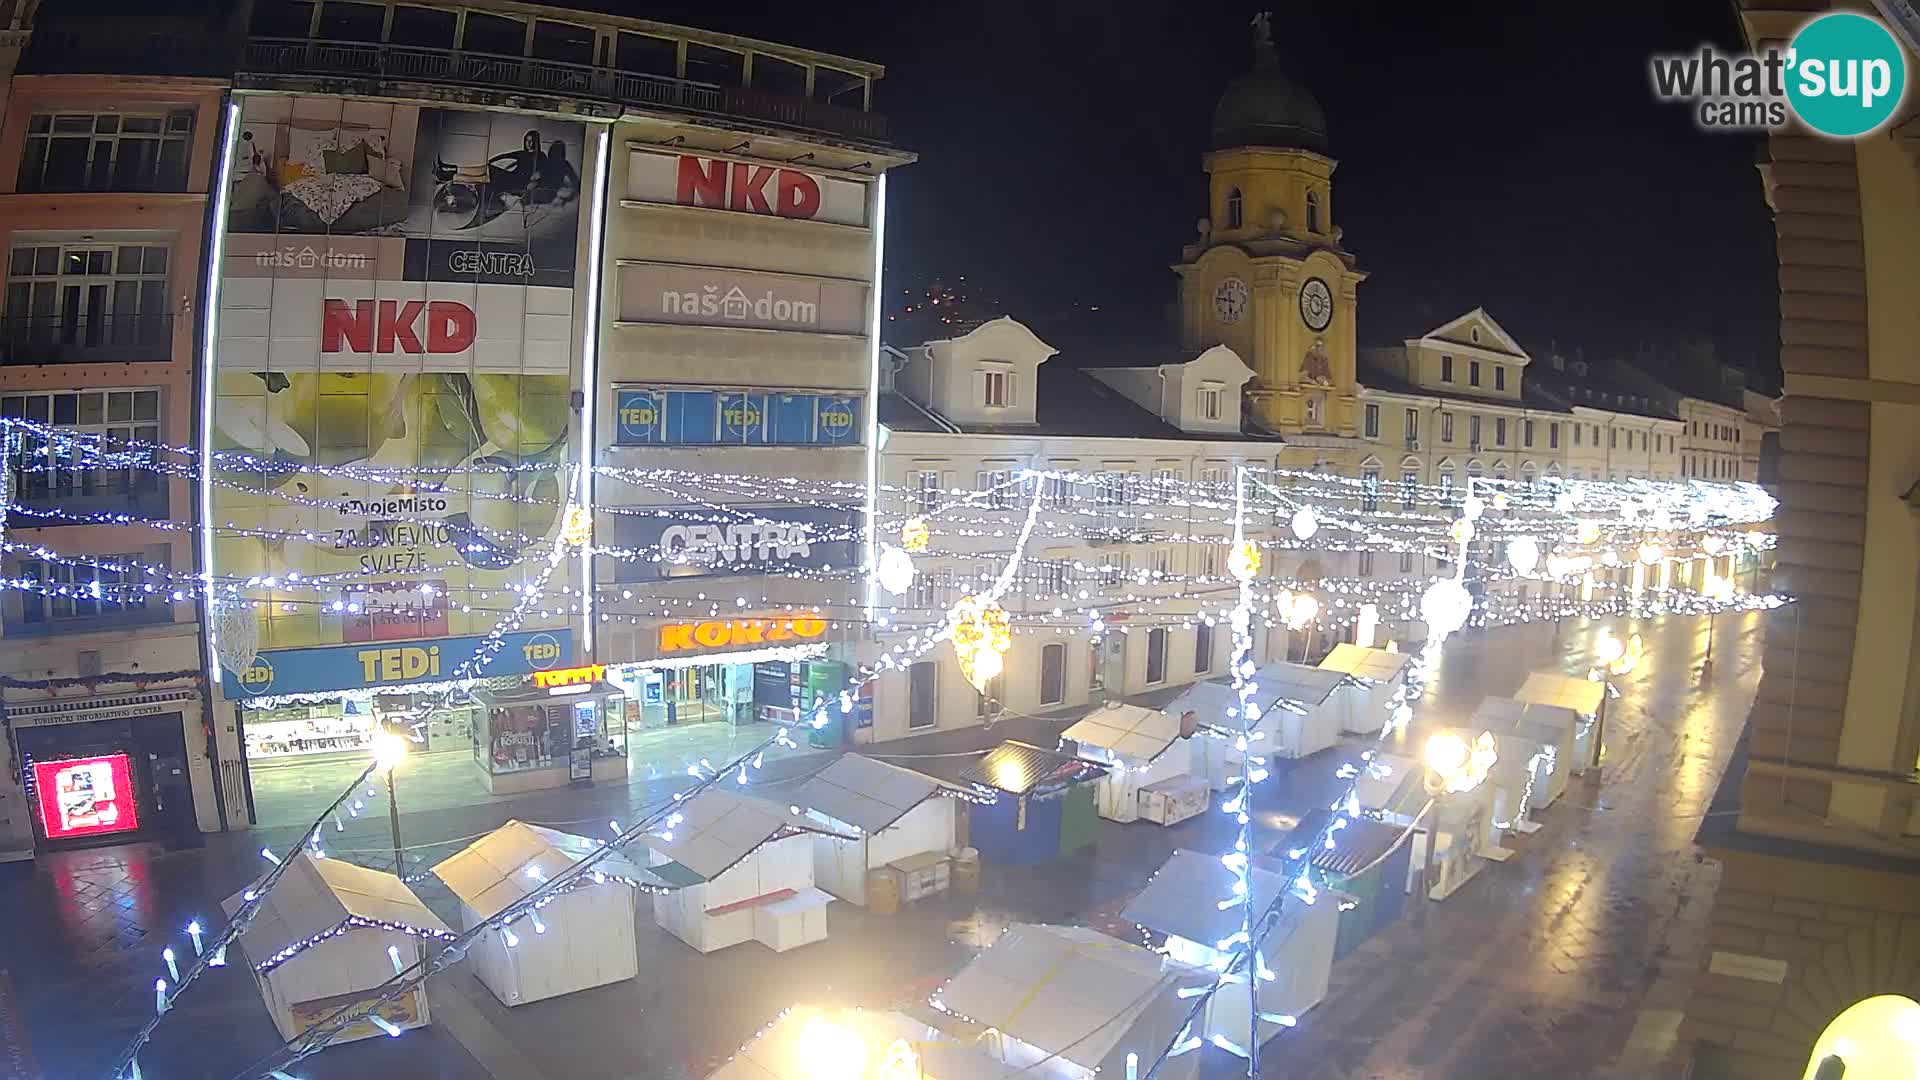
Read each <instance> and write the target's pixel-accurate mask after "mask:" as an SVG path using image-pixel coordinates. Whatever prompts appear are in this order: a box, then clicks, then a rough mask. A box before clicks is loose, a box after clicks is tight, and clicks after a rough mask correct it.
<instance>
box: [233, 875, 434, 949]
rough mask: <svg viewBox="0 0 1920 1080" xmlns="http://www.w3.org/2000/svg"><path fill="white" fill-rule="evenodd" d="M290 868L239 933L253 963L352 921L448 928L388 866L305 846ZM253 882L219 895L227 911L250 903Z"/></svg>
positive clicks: (424, 930) (416, 929) (430, 932)
mask: <svg viewBox="0 0 1920 1080" xmlns="http://www.w3.org/2000/svg"><path fill="white" fill-rule="evenodd" d="M287 858H288V860H289V865H288V866H287V869H286V872H285V873H283V874H281V875H280V880H279V881H278V882H276V883H275V884H274V886H273V889H272V890H271V891H269V892H268V893H267V895H266V898H265V899H263V900H261V902H260V906H259V908H258V909H257V912H256V914H255V915H254V917H253V923H252V925H250V926H248V927H247V931H246V933H244V934H242V935H241V937H240V943H241V944H242V945H244V946H245V947H246V949H247V955H248V956H249V957H250V958H251V959H252V960H253V962H254V964H255V966H259V965H262V964H265V963H267V962H268V961H269V959H270V958H272V957H274V956H276V955H277V954H279V953H280V952H281V951H282V950H284V949H286V948H287V947H288V946H290V945H294V944H296V943H297V942H302V941H307V940H309V939H312V938H317V937H320V936H321V935H323V934H328V933H331V932H333V931H335V930H338V929H340V927H341V926H343V925H346V924H348V923H354V922H361V921H364V922H367V923H372V924H379V925H383V926H399V927H402V928H405V929H406V930H408V931H410V932H412V933H416V934H423V935H427V936H442V935H446V934H450V933H451V931H450V930H448V929H447V924H446V923H443V922H441V921H440V917H439V916H437V915H435V914H434V913H433V912H431V911H429V910H427V905H425V904H423V903H421V902H420V898H419V897H417V896H415V895H414V894H413V890H412V889H409V888H407V886H406V883H405V882H403V881H401V880H400V879H399V878H397V877H395V876H393V875H392V874H389V873H387V872H386V871H384V870H369V869H368V868H366V867H364V866H356V865H354V864H353V863H350V862H342V861H340V860H339V859H316V858H314V857H313V856H312V855H311V854H309V853H308V852H307V850H306V849H305V848H302V849H301V850H300V852H299V854H296V855H289V856H288V857H287ZM252 891H253V886H249V887H248V888H247V889H245V890H243V891H241V892H237V893H235V894H233V895H232V896H229V897H227V898H226V899H225V900H223V901H221V903H220V907H221V908H222V909H223V910H224V911H226V913H227V914H228V915H232V914H233V913H234V912H236V911H239V910H240V907H241V905H242V904H245V903H246V897H247V893H249V892H252Z"/></svg>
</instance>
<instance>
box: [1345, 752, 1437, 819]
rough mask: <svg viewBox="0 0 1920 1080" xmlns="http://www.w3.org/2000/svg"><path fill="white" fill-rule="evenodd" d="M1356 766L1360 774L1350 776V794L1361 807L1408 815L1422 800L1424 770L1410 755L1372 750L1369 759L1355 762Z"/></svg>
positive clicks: (1424, 791)
mask: <svg viewBox="0 0 1920 1080" xmlns="http://www.w3.org/2000/svg"><path fill="white" fill-rule="evenodd" d="M1358 767H1359V769H1360V775H1359V776H1358V777H1355V778H1354V782H1353V793H1354V798H1355V800H1356V801H1358V802H1359V803H1360V805H1361V806H1363V807H1366V808H1367V809H1369V810H1380V811H1384V812H1386V813H1389V814H1411V813H1413V812H1414V811H1416V810H1418V809H1420V806H1421V804H1422V803H1423V802H1424V801H1425V798H1426V778H1425V775H1424V774H1425V769H1424V767H1422V766H1421V764H1420V762H1418V761H1416V760H1414V759H1413V758H1410V757H1403V756H1401V755H1399V754H1383V753H1375V754H1374V755H1373V760H1372V761H1370V762H1369V761H1362V762H1359V763H1358Z"/></svg>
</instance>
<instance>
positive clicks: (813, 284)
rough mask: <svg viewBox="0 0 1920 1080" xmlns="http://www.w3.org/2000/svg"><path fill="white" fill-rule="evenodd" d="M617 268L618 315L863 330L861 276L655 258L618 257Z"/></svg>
mask: <svg viewBox="0 0 1920 1080" xmlns="http://www.w3.org/2000/svg"><path fill="white" fill-rule="evenodd" d="M619 272H620V321H621V322H639V323H669V324H672V325H675V326H738V327H744V328H747V329H753V330H797V331H802V332H807V333H816V334H846V335H860V334H864V333H866V332H867V325H866V319H867V283H866V282H864V281H843V280H840V279H837V278H819V277H802V276H799V275H795V274H769V273H762V272H761V271H758V270H725V269H718V268H714V267H706V266H670V265H661V264H657V263H622V264H621V265H620V268H619Z"/></svg>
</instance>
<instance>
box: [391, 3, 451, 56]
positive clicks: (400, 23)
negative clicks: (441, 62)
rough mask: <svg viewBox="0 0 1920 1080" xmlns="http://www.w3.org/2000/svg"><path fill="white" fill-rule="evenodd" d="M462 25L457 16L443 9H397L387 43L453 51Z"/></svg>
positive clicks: (394, 10)
mask: <svg viewBox="0 0 1920 1080" xmlns="http://www.w3.org/2000/svg"><path fill="white" fill-rule="evenodd" d="M459 22H460V19H459V16H458V15H457V14H455V13H454V12H451V11H445V10H442V9H440V8H427V7H404V6H402V7H396V8H394V9H393V25H392V27H390V28H389V29H388V30H387V40H388V41H389V42H392V43H393V44H395V45H411V46H413V47H415V48H421V49H451V48H453V47H454V38H455V36H456V32H457V31H458V29H459Z"/></svg>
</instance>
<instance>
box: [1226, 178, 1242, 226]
mask: <svg viewBox="0 0 1920 1080" xmlns="http://www.w3.org/2000/svg"><path fill="white" fill-rule="evenodd" d="M1245 220H1246V200H1245V199H1243V198H1241V197H1240V189H1239V188H1234V189H1233V190H1232V191H1229V192H1227V228H1229V229H1237V228H1239V227H1240V223H1241V222H1242V221H1245Z"/></svg>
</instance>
